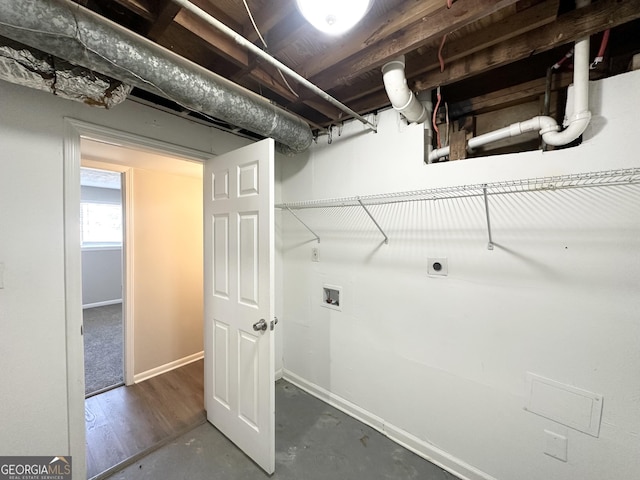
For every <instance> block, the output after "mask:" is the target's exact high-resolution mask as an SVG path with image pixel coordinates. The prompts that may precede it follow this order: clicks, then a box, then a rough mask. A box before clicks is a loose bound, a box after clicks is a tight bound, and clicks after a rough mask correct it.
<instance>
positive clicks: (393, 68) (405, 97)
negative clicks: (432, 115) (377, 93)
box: [382, 55, 429, 123]
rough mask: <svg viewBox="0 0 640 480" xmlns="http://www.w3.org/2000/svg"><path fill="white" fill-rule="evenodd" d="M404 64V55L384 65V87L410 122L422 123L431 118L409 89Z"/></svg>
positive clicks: (395, 106) (390, 98)
mask: <svg viewBox="0 0 640 480" xmlns="http://www.w3.org/2000/svg"><path fill="white" fill-rule="evenodd" d="M404 66H405V62H404V55H403V56H401V57H398V58H396V59H394V60H391V61H390V62H388V63H386V64H385V65H384V66H383V67H382V81H383V82H384V88H385V90H386V92H387V96H388V97H389V100H390V101H391V105H392V106H393V108H394V109H395V110H397V111H398V112H400V113H401V114H402V115H404V116H405V118H406V119H407V121H409V122H410V123H414V122H415V123H422V122H424V121H426V120H427V119H428V118H429V114H428V113H427V110H426V109H425V108H424V106H423V105H422V104H421V103H420V102H419V101H418V99H417V98H416V96H415V95H414V94H413V92H412V91H411V90H409V86H408V85H407V78H406V77H405V74H404Z"/></svg>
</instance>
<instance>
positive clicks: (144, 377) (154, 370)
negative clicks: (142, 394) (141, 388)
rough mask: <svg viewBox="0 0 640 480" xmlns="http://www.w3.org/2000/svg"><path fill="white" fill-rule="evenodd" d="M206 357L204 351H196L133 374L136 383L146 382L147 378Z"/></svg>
mask: <svg viewBox="0 0 640 480" xmlns="http://www.w3.org/2000/svg"><path fill="white" fill-rule="evenodd" d="M203 358H204V352H198V353H194V354H192V355H189V356H186V357H184V358H180V359H178V360H174V361H173V362H169V363H165V364H164V365H160V366H159V367H155V368H152V369H151V370H147V371H146V372H142V373H136V374H135V375H134V376H133V382H134V383H140V382H144V381H145V380H149V379H150V378H152V377H155V376H156V375H161V374H163V373H167V372H170V371H171V370H175V369H176V368H180V367H184V366H185V365H188V364H190V363H193V362H197V361H198V360H201V359H203Z"/></svg>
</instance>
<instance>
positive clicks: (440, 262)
mask: <svg viewBox="0 0 640 480" xmlns="http://www.w3.org/2000/svg"><path fill="white" fill-rule="evenodd" d="M427 262H428V264H427V273H428V274H429V275H442V276H446V275H449V262H447V259H446V258H429V259H427Z"/></svg>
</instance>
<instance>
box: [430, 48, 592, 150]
mask: <svg viewBox="0 0 640 480" xmlns="http://www.w3.org/2000/svg"><path fill="white" fill-rule="evenodd" d="M573 76H574V78H573V113H572V114H571V116H568V121H567V128H566V129H565V130H563V131H559V130H560V127H559V126H558V122H556V121H555V119H553V118H551V117H546V116H538V117H533V118H531V119H529V120H525V121H524V122H519V123H514V124H511V125H509V126H508V127H504V128H500V129H498V130H495V131H493V132H489V133H485V134H483V135H478V136H477V137H474V138H472V139H470V140H469V141H468V143H467V150H469V151H473V149H474V148H477V147H480V146H482V145H487V144H489V143H493V142H497V141H498V140H502V139H505V138H510V137H515V136H517V135H521V134H523V133H526V132H532V131H537V132H538V133H539V134H540V135H541V136H542V140H544V142H545V143H546V144H547V145H553V146H561V145H566V144H568V143H571V142H573V141H574V140H575V139H577V138H578V137H579V136H580V135H582V134H583V133H584V131H585V130H586V128H587V125H589V121H590V120H591V112H590V111H589V38H588V37H587V38H583V39H581V40H578V41H577V42H576V44H575V54H574V73H573ZM449 154H450V148H449V147H443V148H439V149H437V150H433V151H432V152H431V153H430V154H429V163H431V162H433V161H435V160H438V159H440V158H443V157H447V156H448V155H449Z"/></svg>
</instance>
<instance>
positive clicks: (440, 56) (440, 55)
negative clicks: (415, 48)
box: [438, 33, 447, 72]
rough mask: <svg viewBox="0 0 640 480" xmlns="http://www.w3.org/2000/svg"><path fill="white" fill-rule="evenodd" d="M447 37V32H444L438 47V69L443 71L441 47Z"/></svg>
mask: <svg viewBox="0 0 640 480" xmlns="http://www.w3.org/2000/svg"><path fill="white" fill-rule="evenodd" d="M446 39H447V34H446V33H445V34H444V36H443V37H442V41H441V42H440V48H439V49H438V60H439V61H440V71H441V72H444V58H443V57H442V47H444V42H445V40H446Z"/></svg>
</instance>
